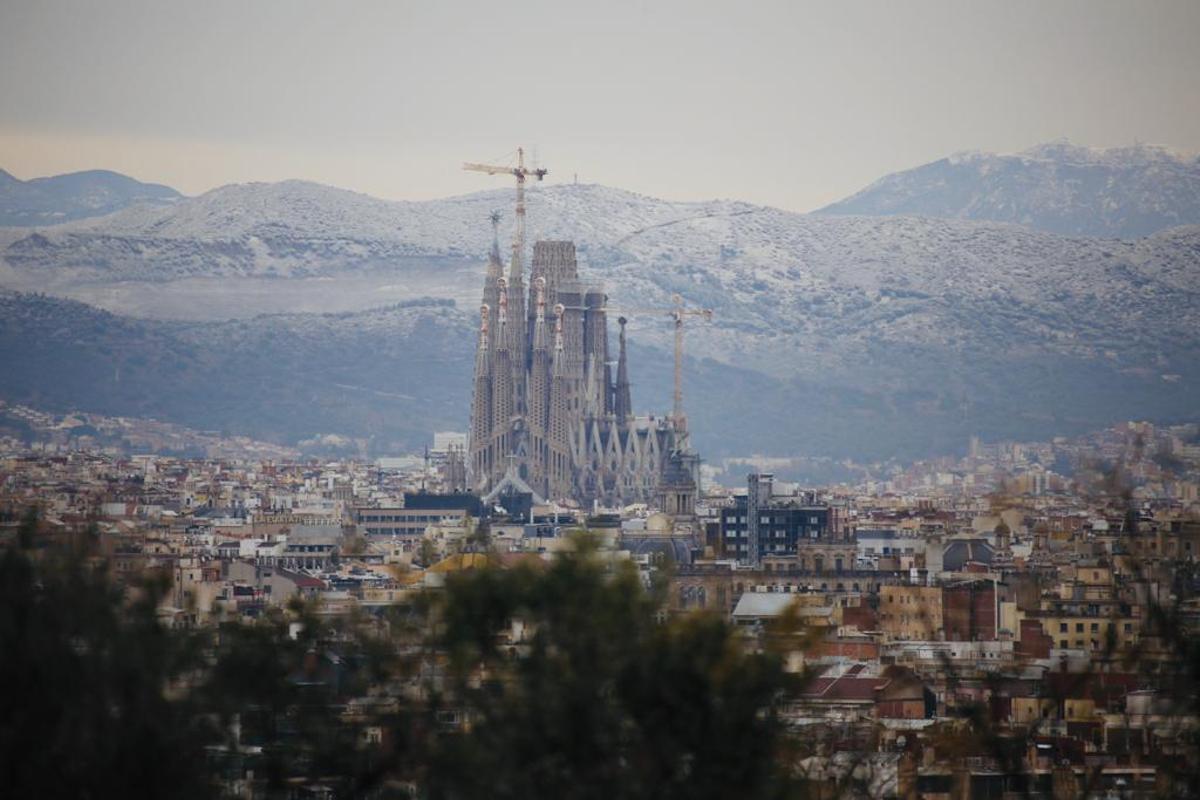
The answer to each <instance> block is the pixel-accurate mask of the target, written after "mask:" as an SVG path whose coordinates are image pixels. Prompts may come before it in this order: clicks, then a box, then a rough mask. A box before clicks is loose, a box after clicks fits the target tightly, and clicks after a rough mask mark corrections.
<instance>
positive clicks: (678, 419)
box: [607, 294, 713, 435]
mask: <svg viewBox="0 0 1200 800" xmlns="http://www.w3.org/2000/svg"><path fill="white" fill-rule="evenodd" d="M671 303H672V305H671V306H670V307H668V308H609V309H607V310H609V311H617V312H619V313H623V314H639V313H641V314H664V313H665V314H667V315H668V316H670V317H671V319H672V320H673V322H674V326H675V391H674V396H673V398H672V401H673V402H672V408H671V420H672V422H673V423H674V425H675V430H677V431H679V432H680V433H681V434H684V435H686V433H687V415H685V414H684V413H683V320H684V318H685V317H700V318H701V319H703V320H705V321H709V320H711V319H712V318H713V310H712V309H711V308H689V307H687V306H685V305H684V304H683V297H681V296H680V295H678V294H673V295H671Z"/></svg>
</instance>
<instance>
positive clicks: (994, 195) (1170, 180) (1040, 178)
mask: <svg viewBox="0 0 1200 800" xmlns="http://www.w3.org/2000/svg"><path fill="white" fill-rule="evenodd" d="M819 213H824V214H862V215H869V216H881V215H913V216H934V217H951V218H957V219H973V220H990V221H995V222H1011V223H1016V224H1020V225H1026V226H1028V227H1031V228H1036V229H1038V230H1044V231H1049V232H1052V233H1062V234H1071V235H1087V236H1106V237H1133V236H1145V235H1148V234H1152V233H1155V232H1157V231H1160V230H1163V229H1164V228H1168V227H1172V226H1175V225H1189V224H1196V223H1200V158H1198V157H1197V156H1196V155H1194V154H1184V153H1179V152H1175V151H1172V150H1170V149H1168V148H1165V147H1160V146H1154V145H1134V146H1131V147H1117V148H1109V149H1101V148H1090V147H1079V146H1077V145H1073V144H1070V143H1068V142H1065V141H1062V142H1051V143H1048V144H1042V145H1038V146H1036V147H1032V148H1030V149H1028V150H1025V151H1023V152H1020V153H1015V154H996V153H980V152H969V153H959V154H955V155H952V156H950V157H948V158H944V159H941V160H939V161H934V162H932V163H930V164H925V165H922V166H919V167H916V168H914V169H910V170H905V171H903V172H897V173H893V174H891V175H887V176H885V177H883V178H881V179H879V180H878V181H876V182H874V183H873V184H871V185H870V186H868V187H866V188H865V189H863V190H862V191H860V192H858V193H857V194H854V195H852V196H851V197H848V198H846V199H845V200H841V201H839V202H837V203H834V204H832V205H830V206H827V207H826V208H824V209H822V210H821V211H820V212H819Z"/></svg>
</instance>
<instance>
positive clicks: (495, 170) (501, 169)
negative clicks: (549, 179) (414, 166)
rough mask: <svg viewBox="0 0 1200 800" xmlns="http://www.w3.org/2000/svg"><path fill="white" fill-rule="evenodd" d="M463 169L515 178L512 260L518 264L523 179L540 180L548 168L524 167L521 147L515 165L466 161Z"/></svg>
mask: <svg viewBox="0 0 1200 800" xmlns="http://www.w3.org/2000/svg"><path fill="white" fill-rule="evenodd" d="M463 169H465V170H467V171H468V172H483V173H486V174H488V175H512V176H514V177H515V178H516V179H517V227H516V230H515V231H514V232H513V262H514V263H515V264H520V263H521V261H522V260H523V258H524V255H525V179H526V178H528V177H530V176H533V177H534V178H537V179H538V180H539V181H540V180H542V179H543V178H545V177H546V176H547V175H549V174H550V170H547V169H540V168H533V169H528V168H526V167H525V148H523V147H518V148H517V165H516V166H515V167H509V166H498V165H496V164H474V163H471V162H470V161H468V162H466V163H464V164H463Z"/></svg>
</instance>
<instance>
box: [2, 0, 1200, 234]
mask: <svg viewBox="0 0 1200 800" xmlns="http://www.w3.org/2000/svg"><path fill="white" fill-rule="evenodd" d="M1198 41H1200V2H1196V0H1185V1H1184V2H1165V1H1160V0H1150V1H1148V2H1124V3H1115V2H1107V1H1106V0H1084V1H1080V2H1074V1H1073V2H1023V1H1021V0H1005V1H1004V2H994V3H984V2H974V1H973V0H951V1H949V2H941V1H938V2H932V1H930V2H878V3H872V2H849V1H845V0H839V1H837V2H821V3H808V2H800V1H799V0H790V1H789V2H765V1H764V2H753V1H752V0H740V1H739V2H709V1H708V0H690V1H689V2H675V1H674V0H644V1H642V2H623V0H604V1H603V2H601V1H600V0H592V1H591V2H587V3H577V2H570V1H569V0H557V1H556V2H526V1H525V0H520V1H517V0H511V1H509V2H500V1H498V0H489V1H488V2H479V3H458V2H445V1H441V0H439V2H405V1H404V0H386V1H385V2H303V1H302V0H289V1H288V2H268V1H267V0H257V1H256V2H245V0H237V1H236V2H225V0H204V1H203V2H199V1H197V2H172V1H171V0H147V1H146V2H131V1H130V0H105V2H91V1H89V2H58V0H0V168H3V169H5V170H7V171H9V172H11V173H12V174H14V175H15V176H17V177H19V178H23V179H28V178H31V177H36V176H40V175H49V174H57V173H62V172H69V171H73V170H81V169H93V168H105V169H113V170H116V171H119V172H124V173H126V174H129V175H132V176H134V177H136V178H139V179H141V180H147V181H154V182H161V183H166V184H169V185H171V186H174V187H175V188H177V189H179V190H180V191H182V192H184V193H187V194H198V193H200V192H203V191H206V190H208V189H212V188H215V187H217V186H220V185H223V184H227V183H235V182H245V181H275V180H283V179H288V178H299V179H305V180H313V181H319V182H321V183H327V184H332V185H335V186H340V187H343V188H347V189H353V190H357V191H361V192H366V193H368V194H372V195H375V196H378V197H385V198H393V199H413V200H416V199H426V198H433V197H442V196H447V195H453V194H462V193H466V192H471V191H476V190H479V189H484V188H493V187H495V186H497V185H500V184H499V182H500V181H501V180H503V179H502V178H498V177H493V178H489V177H488V176H486V175H480V174H475V173H466V172H463V171H462V169H461V163H462V162H463V161H500V162H502V163H507V162H508V161H509V160H511V158H512V157H513V154H514V153H515V150H516V147H517V145H524V146H526V147H527V148H529V149H530V150H536V155H537V159H538V163H539V164H540V165H542V166H544V167H546V168H548V169H549V170H550V173H551V174H550V178H549V179H548V180H550V181H552V182H562V181H573V180H578V181H579V182H586V183H603V184H607V185H610V186H619V187H621V188H625V189H630V190H633V191H638V192H642V193H645V194H649V195H654V196H657V197H664V198H670V199H680V200H699V199H711V198H736V199H739V200H746V201H750V202H756V203H763V204H768V205H774V206H779V207H782V208H787V209H791V210H796V211H807V210H812V209H814V208H819V207H820V206H822V205H825V204H827V203H830V202H833V201H834V200H838V199H840V198H842V197H844V196H846V195H849V194H851V193H853V192H854V191H857V190H858V189H860V188H862V187H863V186H865V185H867V184H869V183H870V182H871V181H873V180H875V179H876V178H879V177H880V176H882V175H884V174H887V173H889V172H893V171H896V170H899V169H905V168H909V167H913V166H917V165H919V164H922V163H927V162H929V161H933V160H936V159H938V158H941V157H944V156H946V155H949V154H951V153H954V152H958V151H962V150H988V151H998V152H1014V151H1018V150H1022V149H1024V148H1026V147H1030V146H1032V145H1035V144H1038V143H1041V142H1045V141H1049V140H1055V139H1060V138H1068V139H1070V140H1071V141H1073V142H1075V143H1077V144H1086V145H1095V146H1119V145H1128V144H1132V143H1135V142H1148V143H1155V144H1164V145H1168V146H1171V147H1175V148H1178V149H1181V150H1185V151H1200V46H1197V45H1196V42H1198Z"/></svg>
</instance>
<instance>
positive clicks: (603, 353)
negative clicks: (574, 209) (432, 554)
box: [469, 218, 699, 516]
mask: <svg viewBox="0 0 1200 800" xmlns="http://www.w3.org/2000/svg"><path fill="white" fill-rule="evenodd" d="M493 225H495V218H493ZM527 287H528V288H527ZM606 306H607V296H606V295H605V293H604V288H603V287H602V286H599V285H596V284H591V283H587V282H584V281H581V280H580V279H579V274H578V265H577V263H576V257H575V245H574V243H572V242H567V241H539V242H536V243H535V244H534V246H533V259H532V263H531V269H530V273H529V276H528V284H526V276H525V274H524V269H523V266H522V262H521V259H520V256H519V251H518V250H514V255H513V258H512V261H511V263H510V265H509V270H508V274H507V276H506V275H505V270H504V264H503V262H502V261H501V258H500V248H499V242H498V239H497V238H495V236H494V237H493V243H492V251H491V255H490V257H489V259H488V266H487V273H486V277H485V279H484V287H483V304H482V306H481V307H480V321H479V343H478V350H477V353H476V357H475V379H474V395H473V398H472V404H471V428H470V445H469V448H470V454H469V466H470V471H471V481H472V483H473V488H474V489H475V490H476V491H477V492H479V493H480V494H481V495H482V496H484V497H485V498H487V497H494V496H498V495H499V494H501V493H503V492H504V491H506V490H511V491H520V492H528V493H531V494H532V495H533V496H534V501H535V502H548V501H556V502H574V503H575V504H578V505H579V506H580V507H585V508H586V507H589V506H593V505H602V506H608V507H612V506H619V505H626V504H630V503H636V502H646V503H651V504H654V505H657V506H659V507H663V506H670V507H671V510H672V511H673V512H674V513H675V514H678V515H681V516H687V515H690V514H692V513H694V511H693V509H692V508H691V504H692V503H693V502H694V497H695V491H696V479H697V477H698V475H696V472H697V467H698V463H699V459H698V458H697V457H696V456H695V455H694V454H692V453H690V452H689V451H687V449H686V446H685V441H686V436H685V435H684V433H683V431H680V430H677V427H679V426H677V425H676V423H675V421H674V420H673V419H672V418H670V417H665V416H664V417H662V418H656V417H637V416H634V414H633V407H632V401H631V397H630V388H629V366H628V356H627V353H626V342H625V319H624V318H623V317H622V318H619V319H618V320H617V323H618V331H619V332H618V335H617V353H616V359H615V360H613V359H612V354H611V351H610V348H609V337H608V333H609V330H608V311H607V308H606ZM614 365H615V367H616V371H615V374H614V372H613V366H614Z"/></svg>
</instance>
